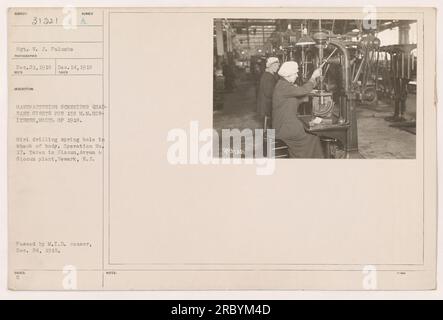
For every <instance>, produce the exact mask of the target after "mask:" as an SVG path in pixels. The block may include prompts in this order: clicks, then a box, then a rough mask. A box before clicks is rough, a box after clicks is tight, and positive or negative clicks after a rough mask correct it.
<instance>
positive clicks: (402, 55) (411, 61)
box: [378, 44, 417, 126]
mask: <svg viewBox="0 0 443 320" xmlns="http://www.w3.org/2000/svg"><path fill="white" fill-rule="evenodd" d="M416 48H417V45H415V44H398V45H390V46H385V47H382V48H380V51H381V53H382V55H383V58H384V59H383V60H382V63H381V68H380V69H381V70H380V73H381V74H380V75H379V77H378V78H379V79H380V82H381V85H380V87H381V90H380V91H381V93H382V94H385V95H387V96H388V97H389V98H391V99H392V100H393V101H394V115H393V116H390V117H387V118H386V120H387V121H391V122H401V123H402V124H398V125H396V126H400V125H405V126H415V120H413V121H407V119H406V118H405V111H406V98H407V96H408V84H409V83H410V82H411V81H412V80H416V77H417V58H416V56H415V55H414V50H415V49H416Z"/></svg>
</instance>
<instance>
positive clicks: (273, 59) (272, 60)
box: [266, 57, 280, 68]
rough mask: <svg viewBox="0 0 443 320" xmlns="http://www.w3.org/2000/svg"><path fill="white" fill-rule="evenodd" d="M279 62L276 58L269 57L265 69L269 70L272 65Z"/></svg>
mask: <svg viewBox="0 0 443 320" xmlns="http://www.w3.org/2000/svg"><path fill="white" fill-rule="evenodd" d="M276 62H280V61H279V60H278V58H276V57H269V58H268V60H266V68H269V67H270V66H271V65H272V64H274V63H276Z"/></svg>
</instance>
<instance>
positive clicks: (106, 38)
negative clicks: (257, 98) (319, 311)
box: [8, 7, 437, 290]
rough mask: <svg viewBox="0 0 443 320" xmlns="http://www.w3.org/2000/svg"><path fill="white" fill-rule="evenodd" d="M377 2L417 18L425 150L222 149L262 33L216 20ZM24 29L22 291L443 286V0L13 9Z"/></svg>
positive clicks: (330, 17)
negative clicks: (278, 153) (441, 272)
mask: <svg viewBox="0 0 443 320" xmlns="http://www.w3.org/2000/svg"><path fill="white" fill-rule="evenodd" d="M371 10H372V11H371ZM368 12H369V13H368ZM368 14H372V16H371V19H372V20H379V21H380V23H379V24H378V26H380V25H381V24H382V23H385V22H384V21H391V23H398V22H399V21H400V22H401V21H403V20H409V21H413V22H414V28H415V29H414V30H415V37H416V51H415V52H416V53H415V56H414V57H415V58H412V60H411V61H412V62H413V63H415V64H416V92H415V93H414V94H415V97H416V101H415V103H416V104H415V105H416V115H415V117H416V118H415V121H416V127H415V129H416V135H415V139H414V140H412V141H413V142H412V143H415V150H414V149H413V151H414V152H413V156H412V157H409V158H408V157H404V158H402V157H400V158H398V159H387V158H383V157H375V158H372V159H370V158H368V157H365V159H363V157H360V158H355V157H350V156H347V155H348V153H345V156H344V157H343V159H278V158H277V159H273V158H272V157H270V158H253V159H249V158H248V159H244V158H237V159H236V162H234V161H233V159H231V158H223V159H221V158H217V157H216V156H215V155H214V151H216V150H215V148H214V149H211V148H212V147H213V145H216V144H215V142H214V141H212V139H214V136H215V135H216V134H217V130H215V131H213V130H212V129H213V128H216V127H217V126H218V125H219V123H218V122H216V121H214V120H213V119H218V118H216V117H218V116H220V115H223V114H224V113H223V112H227V111H226V110H221V111H220V110H215V109H216V105H215V102H214V101H216V98H217V97H218V96H216V95H217V94H221V95H222V96H224V98H225V101H226V100H227V99H229V97H230V96H229V94H231V93H229V92H222V93H220V92H218V91H217V88H216V85H217V83H216V81H218V80H219V78H217V77H220V75H221V71H220V70H222V68H223V67H222V64H218V63H219V62H220V60H219V59H222V58H224V59H226V60H227V59H228V58H229V55H231V56H232V55H233V52H235V51H237V53H236V54H234V55H233V56H234V60H235V63H236V66H237V67H238V68H239V69H241V68H243V69H244V70H243V71H242V72H245V74H247V73H248V72H249V73H251V72H252V70H250V69H248V70H247V67H248V65H247V63H245V64H244V65H242V63H241V62H242V61H243V62H244V61H249V62H251V61H252V60H251V59H252V58H251V57H252V56H254V55H259V52H258V51H257V52H244V53H241V52H240V51H239V49H238V48H239V47H235V46H240V47H241V46H245V45H249V47H245V48H250V50H251V51H252V50H253V47H254V43H253V42H254V41H259V40H257V33H258V34H260V32H261V31H260V28H259V27H256V30H255V33H256V34H255V36H254V34H253V33H254V31H250V30H248V31H247V32H249V36H250V39H249V40H250V41H251V43H249V44H247V43H245V42H244V41H243V42H242V43H240V41H234V42H229V43H228V44H226V43H223V42H221V41H220V37H217V34H219V35H220V34H221V33H220V32H222V33H224V34H225V37H226V34H227V33H229V32H235V33H236V34H237V40H239V39H240V38H241V36H242V35H243V36H244V37H246V35H247V33H244V32H245V31H243V29H242V28H243V27H244V28H246V26H248V24H247V23H246V21H253V22H254V23H256V24H257V25H258V26H260V25H262V26H263V25H265V24H266V23H262V24H259V22H260V21H261V20H262V21H263V22H265V21H266V22H267V23H269V21H274V22H275V21H277V23H274V26H277V25H281V24H279V23H278V22H279V21H284V20H285V21H286V22H287V21H288V20H290V21H302V22H303V21H308V22H309V21H311V22H310V25H309V26H308V27H309V28H311V29H312V30H314V31H315V28H317V27H316V23H317V21H320V20H321V21H323V22H324V24H323V28H325V29H328V28H330V27H331V25H330V24H327V21H329V22H330V21H335V23H336V24H337V25H339V24H340V23H341V21H340V20H346V21H350V23H355V21H360V22H361V24H360V31H361V30H363V29H364V23H365V22H367V21H369V20H371V19H369V20H368ZM293 24H294V27H292V26H291V27H292V29H291V27H287V24H286V25H285V28H286V29H285V30H283V31H282V30H280V31H281V33H282V34H283V36H284V34H286V33H287V32H294V33H295V34H296V35H295V37H296V38H297V35H300V32H302V29H300V26H297V27H296V26H295V22H294V23H293ZM308 24H309V23H308ZM362 26H363V27H362ZM362 28H363V29H362ZM288 30H289V31H288ZM271 31H272V32H273V31H276V32H279V30H277V29H273V30H271ZM351 31H352V30H351ZM357 31H358V30H357ZM8 32H9V33H8V65H9V69H8V81H9V82H8V87H9V115H8V117H9V118H8V133H9V140H8V160H9V162H8V184H9V186H8V187H9V189H8V190H9V199H8V200H9V203H8V206H9V270H8V273H9V288H10V289H12V290H219V289H221V290H225V289H230V290H253V289H260V290H264V289H278V290H293V289H303V290H431V289H435V287H436V199H437V198H436V190H437V188H436V109H435V108H436V102H435V97H436V91H435V90H436V89H435V70H436V38H435V35H436V11H435V10H434V9H432V8H383V7H378V8H369V9H368V8H338V7H335V8H334V7H330V8H326V7H325V8H322V7H317V8H303V7H300V8H296V7H292V8H186V9H184V8H168V9H164V8H162V9H160V8H131V9H127V8H72V7H68V8H10V9H9V12H8ZM335 33H337V34H338V33H340V32H339V30H338V31H337V30H336V31H335ZM357 33H358V32H357ZM263 34H264V33H263ZM309 34H311V33H310V31H309ZM342 35H343V34H342ZM228 36H230V35H228ZM267 36H270V35H267ZM231 39H232V38H231ZM254 39H255V40H254ZM221 40H222V41H223V40H224V41H226V38H225V39H221ZM336 41H342V40H337V39H336ZM343 41H344V40H343ZM255 45H257V44H255ZM262 45H263V50H267V49H266V48H267V47H265V46H266V45H269V46H270V45H272V43H271V42H269V41H265V40H263V43H262ZM382 45H383V43H382ZM269 48H270V49H269V50H272V49H276V50H277V51H279V52H280V53H282V54H283V52H284V48H283V49H282V48H280V47H269ZM255 49H257V47H255ZM217 50H224V51H227V52H224V51H217ZM245 50H246V49H245ZM314 50H317V49H314ZM327 50H328V49H327V48H325V58H326V57H327V56H326V52H329V51H327ZM272 52H273V53H275V51H272ZM285 52H286V51H285ZM264 53H265V52H261V54H263V55H264ZM338 53H339V52H338ZM242 54H243V55H245V56H247V58H246V59H243V60H242V59H241V57H240V56H241V55H242ZM336 54H337V53H336ZM239 55H240V56H239ZM268 55H269V52H268ZM279 57H280V59H282V56H279ZM332 60H334V59H332V58H331V61H332ZM339 63H340V62H339ZM341 63H343V61H341ZM249 67H251V65H249ZM333 70H334V69H333V68H332V67H331V71H329V72H340V71H333ZM335 70H341V69H340V68H338V69H335ZM225 75H227V73H226V72H225ZM360 84H361V83H357V85H360ZM251 88H252V87H251ZM235 90H237V91H235V92H237V93H238V92H240V91H239V90H241V88H240V87H238V88H236V89H235ZM251 90H252V89H251ZM355 90H357V89H355ZM251 92H252V91H251ZM351 96H352V95H349V97H351ZM357 108H358V106H357ZM389 110H391V109H389ZM392 110H393V109H392ZM374 114H375V115H374V117H376V116H377V114H376V113H374ZM237 120H238V121H237V122H235V124H234V125H237V126H238V128H240V129H242V125H243V124H244V122H243V121H246V120H245V119H242V118H239V119H237ZM386 127H387V128H388V127H389V126H388V124H387V125H386ZM232 128H236V127H235V126H234V127H228V128H226V129H232ZM389 128H390V129H389V130H391V129H392V128H391V127H389ZM217 129H219V127H217ZM357 129H358V130H360V127H357ZM392 130H397V131H395V132H396V133H398V134H400V133H401V134H405V135H408V134H409V136H408V137H413V135H411V134H410V133H407V132H405V131H401V130H400V129H392ZM358 134H359V137H358V138H359V141H360V142H361V143H362V141H363V140H362V139H364V135H362V133H361V131H359V132H358ZM221 138H222V137H221V136H220V139H221ZM412 139H413V138H412ZM414 141H415V142H414ZM386 143H387V144H386V146H387V147H386V148H390V145H389V141H387V142H386ZM211 150H212V153H211ZM228 151H229V150H228ZM231 151H232V150H231ZM350 151H352V150H350ZM205 155H206V157H205ZM207 155H209V157H208V156H207ZM211 155H212V156H211ZM231 160H232V161H231Z"/></svg>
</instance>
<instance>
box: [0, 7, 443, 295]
mask: <svg viewBox="0 0 443 320" xmlns="http://www.w3.org/2000/svg"><path fill="white" fill-rule="evenodd" d="M64 5H73V6H78V7H111V6H114V7H143V6H156V7H160V6H162V7H165V6H173V7H174V6H175V7H179V6H201V7H218V6H227V7H239V6H240V7H270V6H305V7H306V6H329V7H331V6H342V7H358V6H361V7H363V6H365V5H374V6H381V7H396V6H398V7H408V6H410V7H414V6H415V7H423V6H427V7H436V8H437V10H438V12H437V42H438V44H437V52H439V53H441V52H442V49H443V48H442V43H443V41H442V40H443V39H442V34H441V32H439V31H440V30H443V22H442V21H443V15H442V10H443V4H442V3H441V1H438V0H433V1H426V0H425V1H410V0H396V1H394V0H375V1H370V2H369V1H362V0H341V1H334V0H332V1H331V0H326V1H325V0H323V1H321V0H311V1H309V3H307V2H306V1H299V0H298V1H297V0H292V1H289V0H286V1H283V0H262V1H257V0H255V1H254V0H252V1H238V0H237V1H235V0H224V1H221V0H217V1H208V0H206V1H204V0H184V1H177V0H175V1H171V0H168V1H161V0H156V1H153V0H145V1H141V0H139V1H133V0H132V1H117V0H106V1H75V0H71V1H66V0H59V1H57V2H56V3H55V2H54V1H48V0H46V1H29V0H21V1H19V0H16V1H8V0H6V1H2V2H1V4H0V21H1V27H0V39H1V42H2V45H1V51H0V57H1V59H0V61H1V62H0V74H1V75H2V76H3V77H2V79H1V80H0V101H1V102H0V300H4V299H196V300H200V299H264V300H269V299H443V272H439V273H438V275H437V286H438V289H437V290H435V291H422V292H420V291H419V292H417V291H407V292H395V291H391V292H364V291H362V292H343V291H340V292H334V291H289V292H288V291H247V292H245V291H242V292H236V291H229V292H226V291H211V292H206V291H198V292H189V291H170V292H159V291H156V292H149V291H138V292H121V291H120V292H116V291H114V292H113V291H108V292H46V291H45V292H43V291H41V292H40V291H33V292H14V291H8V290H7V190H6V189H7V188H6V182H7V170H6V158H7V157H6V149H7V148H6V146H7V141H6V129H7V45H6V43H7V19H6V17H7V8H8V7H20V6H27V7H42V6H48V7H51V6H64ZM440 55H441V54H437V91H438V92H439V93H441V92H443V90H442V81H441V76H440V75H441V74H443V70H442V66H443V64H442V63H441V61H440V60H441V59H440ZM441 107H443V104H442V102H441V97H440V101H439V103H438V108H441ZM437 118H438V123H437V128H438V148H439V152H438V155H439V157H438V164H439V165H440V164H441V163H442V161H443V155H442V152H441V150H442V149H443V142H442V138H443V133H442V130H441V129H440V128H442V126H443V116H442V114H441V113H438V114H437ZM442 171H443V170H438V178H439V179H438V180H439V182H440V181H442V178H443V173H442ZM442 195H443V192H442V190H441V188H439V190H438V196H439V197H438V198H439V200H440V199H443V198H442ZM440 213H441V210H440V208H439V216H440ZM438 229H439V230H440V231H442V230H443V219H439V221H438ZM442 263H443V236H442V232H440V234H439V235H438V267H437V270H438V269H440V271H443V269H442Z"/></svg>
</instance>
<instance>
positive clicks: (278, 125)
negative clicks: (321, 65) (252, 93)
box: [272, 61, 324, 158]
mask: <svg viewBox="0 0 443 320" xmlns="http://www.w3.org/2000/svg"><path fill="white" fill-rule="evenodd" d="M278 74H279V75H280V77H281V78H280V80H278V82H277V84H276V86H275V88H274V93H273V96H272V127H273V128H274V129H275V137H276V138H277V139H281V140H283V141H284V142H285V143H286V144H287V145H288V147H289V156H290V158H324V155H323V149H322V146H321V143H320V139H319V137H317V136H315V135H311V134H307V133H306V132H305V129H304V126H303V123H302V122H301V121H300V120H299V119H298V117H297V109H298V106H299V104H300V102H301V99H302V98H303V96H306V95H307V94H308V93H309V92H311V91H312V89H314V86H315V80H316V79H317V78H318V77H319V76H320V75H321V70H320V69H316V70H314V72H313V73H312V76H311V79H310V80H309V81H308V82H307V83H305V84H304V85H303V86H301V87H299V86H297V85H295V84H294V82H295V80H296V79H297V77H298V64H297V62H295V61H287V62H285V63H283V65H282V66H281V68H280V70H279V71H278Z"/></svg>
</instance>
